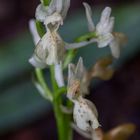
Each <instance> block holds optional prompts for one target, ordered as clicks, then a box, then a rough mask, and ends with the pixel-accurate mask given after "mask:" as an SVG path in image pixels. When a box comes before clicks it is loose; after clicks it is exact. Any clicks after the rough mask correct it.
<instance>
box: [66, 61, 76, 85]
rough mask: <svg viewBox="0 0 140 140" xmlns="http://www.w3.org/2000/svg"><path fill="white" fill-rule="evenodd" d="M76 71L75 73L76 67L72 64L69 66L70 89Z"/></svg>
mask: <svg viewBox="0 0 140 140" xmlns="http://www.w3.org/2000/svg"><path fill="white" fill-rule="evenodd" d="M74 71H75V65H74V64H71V63H70V64H69V65H68V87H70V86H71V84H72V81H73V79H74V77H75V74H74Z"/></svg>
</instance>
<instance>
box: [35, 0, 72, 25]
mask: <svg viewBox="0 0 140 140" xmlns="http://www.w3.org/2000/svg"><path fill="white" fill-rule="evenodd" d="M69 7H70V0H51V2H50V4H49V5H48V6H44V5H43V4H42V3H41V4H39V5H38V7H37V8H36V14H35V17H36V19H37V20H39V21H41V22H44V21H45V20H46V18H47V17H48V16H51V15H53V13H59V14H60V15H61V16H62V18H63V19H65V17H66V15H67V11H68V9H69Z"/></svg>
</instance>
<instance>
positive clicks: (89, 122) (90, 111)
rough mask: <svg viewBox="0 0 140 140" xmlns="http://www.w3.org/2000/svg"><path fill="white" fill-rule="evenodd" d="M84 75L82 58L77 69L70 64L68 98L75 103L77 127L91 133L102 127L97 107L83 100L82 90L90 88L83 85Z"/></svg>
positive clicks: (74, 112) (74, 113)
mask: <svg viewBox="0 0 140 140" xmlns="http://www.w3.org/2000/svg"><path fill="white" fill-rule="evenodd" d="M84 75H85V68H84V66H83V60H82V58H80V59H79V62H78V64H77V66H76V67H75V65H73V64H69V72H68V93H67V97H68V98H69V99H70V100H71V101H72V102H73V103H74V110H73V117H74V121H75V123H76V125H77V126H78V128H80V129H81V130H83V131H86V132H89V131H91V130H94V129H97V128H98V127H99V126H100V125H99V122H98V119H97V118H98V113H97V109H96V107H95V105H94V104H93V103H92V102H90V101H89V100H87V99H84V98H83V93H82V92H83V90H82V88H84V87H85V88H88V87H86V86H85V85H86V84H83V83H82V79H83V77H84ZM82 86H83V87H82ZM81 87H82V88H81Z"/></svg>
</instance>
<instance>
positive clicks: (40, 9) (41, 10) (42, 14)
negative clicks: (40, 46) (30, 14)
mask: <svg viewBox="0 0 140 140" xmlns="http://www.w3.org/2000/svg"><path fill="white" fill-rule="evenodd" d="M47 16H48V12H47V10H46V9H45V6H43V5H42V4H39V5H38V6H37V8H36V12H35V17H36V19H37V20H39V21H41V22H44V20H45V18H46V17H47Z"/></svg>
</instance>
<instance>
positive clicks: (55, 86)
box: [50, 65, 58, 93]
mask: <svg viewBox="0 0 140 140" xmlns="http://www.w3.org/2000/svg"><path fill="white" fill-rule="evenodd" d="M50 73H51V83H52V87H53V91H54V93H55V92H56V91H57V90H58V86H57V83H56V80H55V73H54V65H51V66H50Z"/></svg>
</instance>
